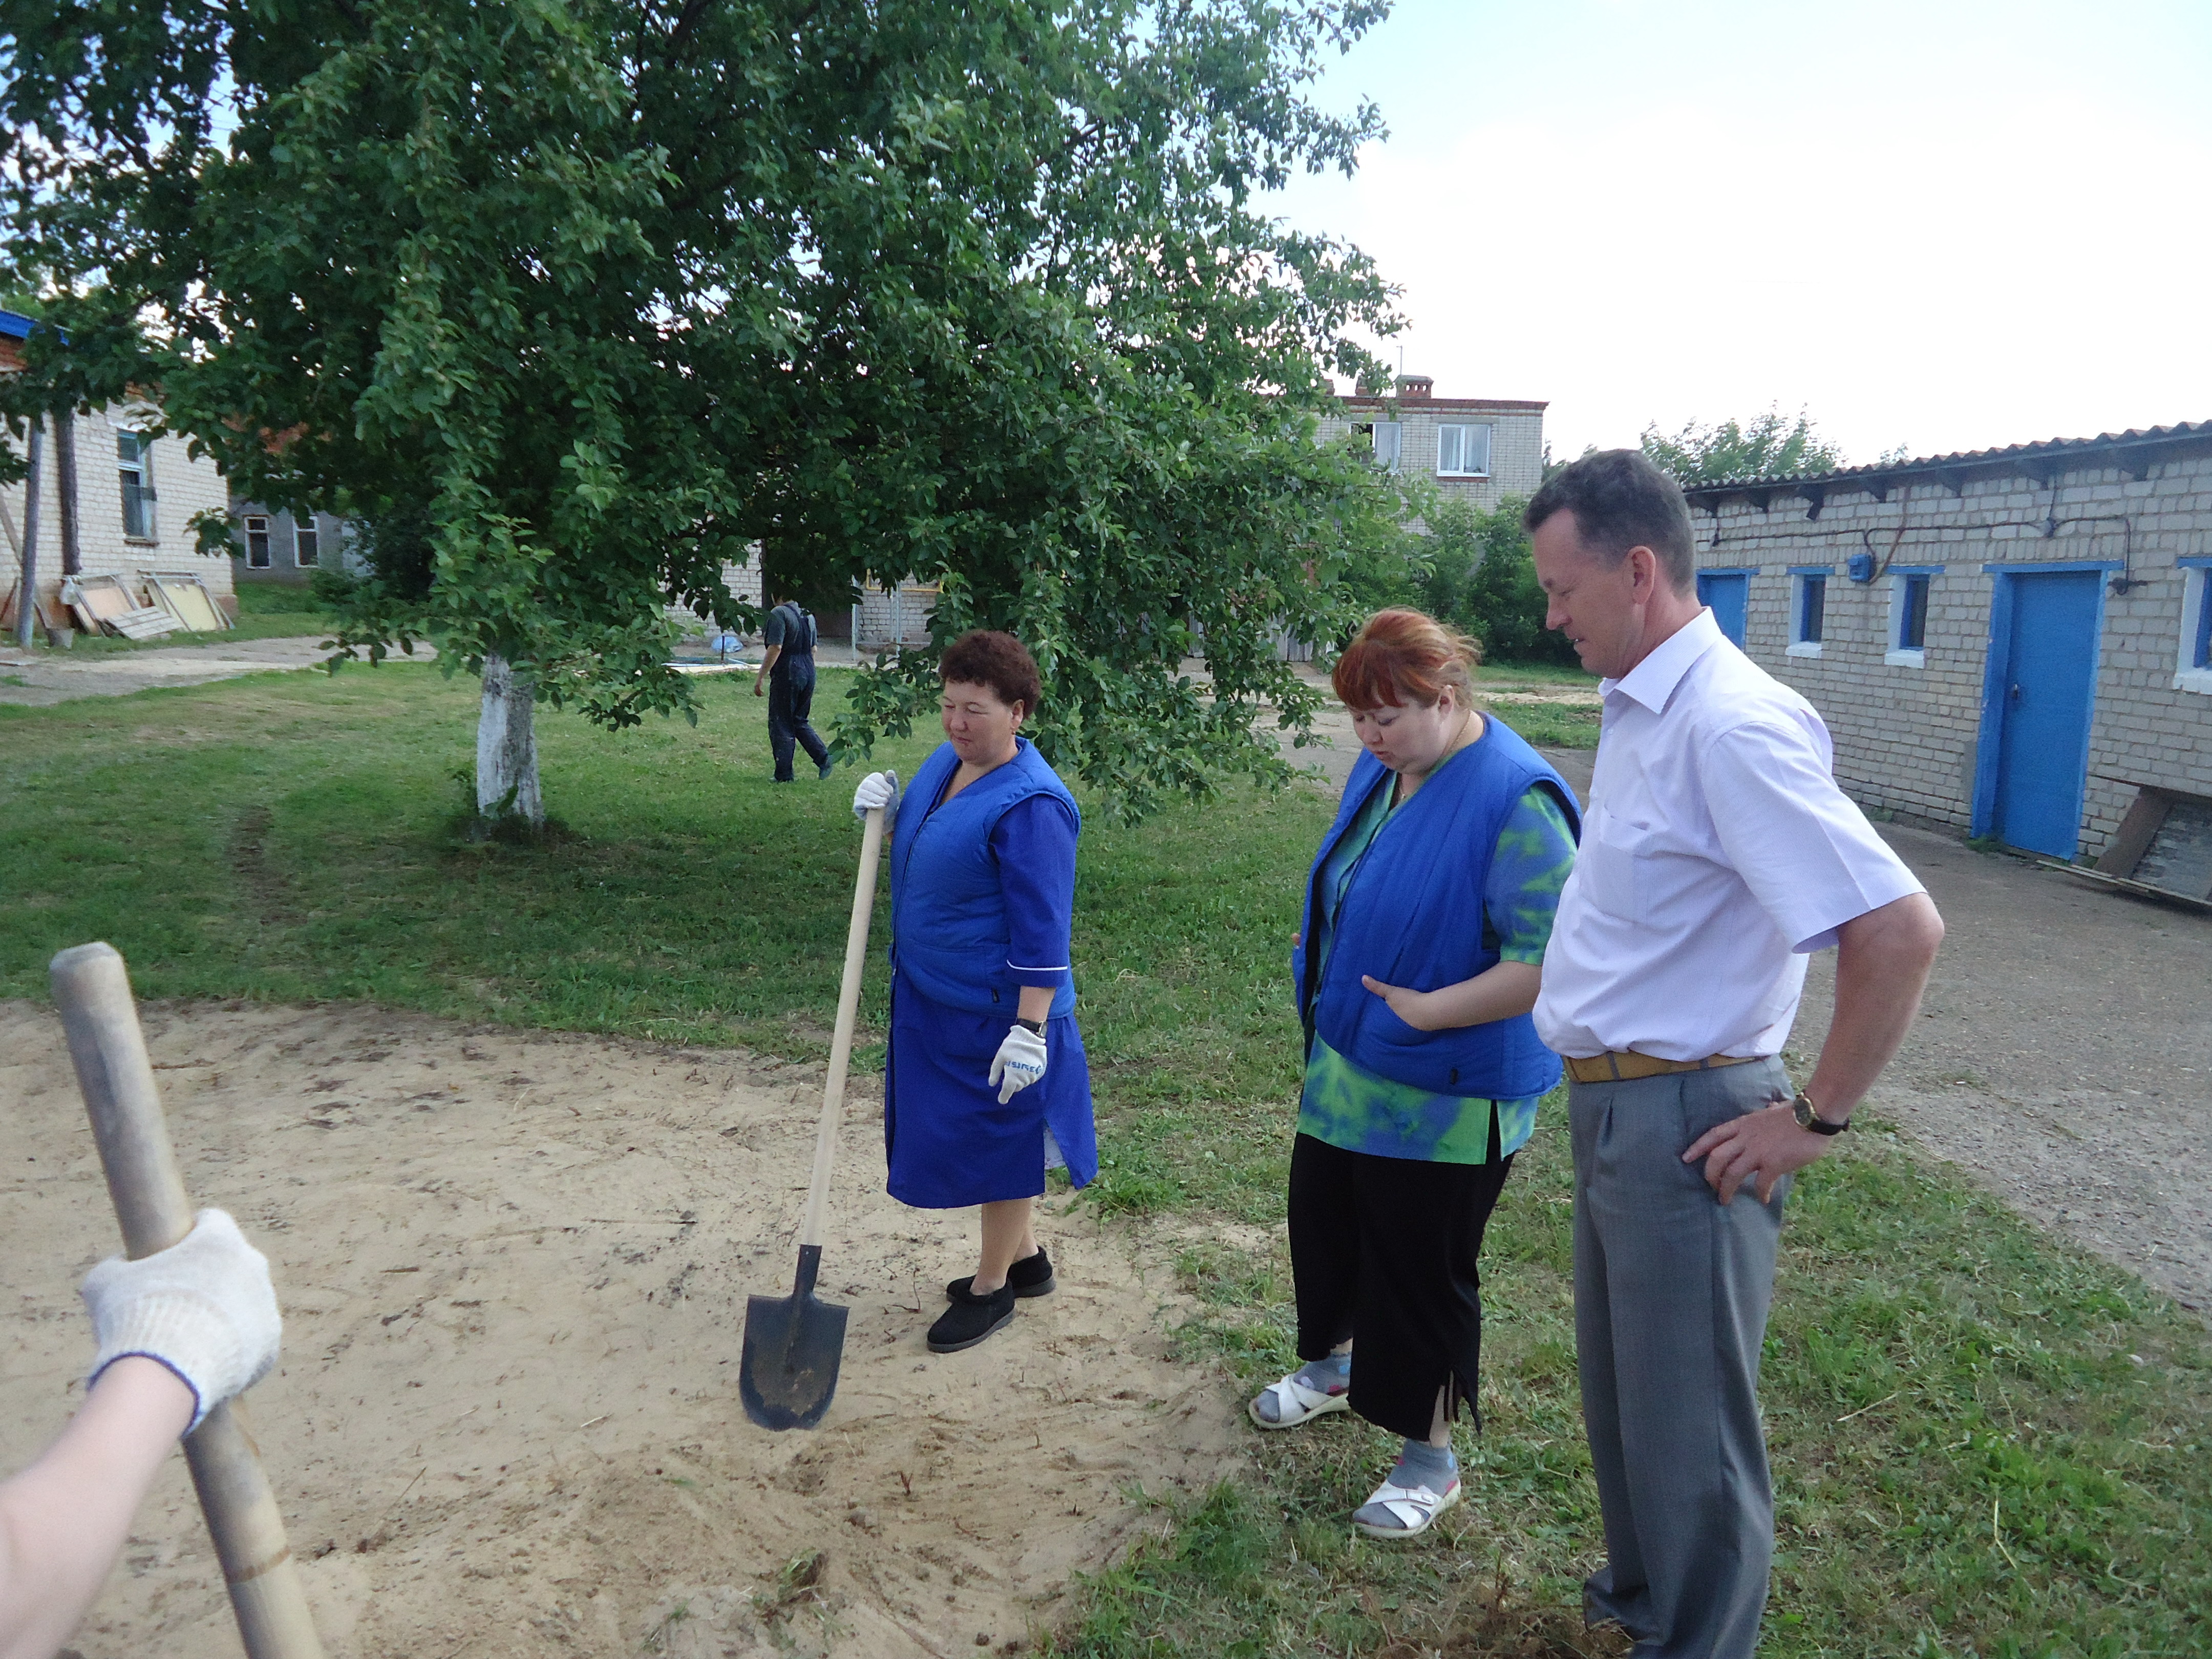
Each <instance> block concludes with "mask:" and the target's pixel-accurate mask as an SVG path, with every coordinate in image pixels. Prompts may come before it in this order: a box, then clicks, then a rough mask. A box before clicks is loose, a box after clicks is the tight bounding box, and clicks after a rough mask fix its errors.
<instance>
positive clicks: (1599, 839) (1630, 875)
mask: <svg viewBox="0 0 2212 1659" xmlns="http://www.w3.org/2000/svg"><path fill="white" fill-rule="evenodd" d="M1656 839H1657V832H1656V830H1652V829H1645V828H1644V827H1643V826H1642V825H1640V824H1635V823H1629V822H1628V821H1627V820H1626V819H1625V818H1616V817H1613V816H1611V815H1610V814H1606V815H1603V816H1601V817H1598V818H1596V819H1595V820H1594V821H1593V822H1592V823H1591V824H1590V831H1589V834H1588V835H1587V836H1583V844H1582V847H1581V848H1580V850H1578V851H1577V853H1576V854H1575V875H1576V877H1577V879H1579V880H1580V881H1581V882H1582V883H1583V886H1584V888H1585V890H1587V891H1588V892H1589V901H1590V902H1591V903H1592V904H1594V905H1595V906H1596V907H1597V908H1599V909H1601V910H1602V911H1604V912H1605V913H1606V914H1607V915H1611V916H1619V917H1620V918H1621V919H1622V920H1623V921H1644V920H1645V919H1646V916H1645V912H1646V911H1647V910H1648V909H1649V908H1650V906H1649V905H1648V903H1647V902H1645V900H1646V896H1647V895H1646V892H1645V889H1646V888H1648V886H1649V884H1650V872H1649V871H1648V870H1639V869H1638V864H1639V863H1640V862H1641V861H1642V860H1643V859H1644V856H1645V855H1646V854H1648V853H1649V852H1650V849H1651V846H1652V843H1653V842H1655V841H1656Z"/></svg>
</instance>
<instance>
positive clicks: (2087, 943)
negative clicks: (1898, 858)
mask: <svg viewBox="0 0 2212 1659" xmlns="http://www.w3.org/2000/svg"><path fill="white" fill-rule="evenodd" d="M1883 833H1884V834H1885V835H1886V836H1887V837H1888V838H1889V841H1890V842H1891V844H1892V845H1893V846H1894V847H1895V848H1897V850H1898V851H1899V853H1900V854H1903V855H1904V858H1905V862H1906V863H1908V864H1910V865H1911V866H1912V868H1913V871H1914V872H1915V873H1916V874H1917V875H1918V876H1919V878H1920V879H1921V880H1922V881H1923V882H1924V883H1926V884H1927V887H1928V890H1929V894H1930V895H1931V896H1933V897H1934V898H1935V900H1936V905H1937V906H1938V908H1941V909H1942V912H1943V917H1944V921H1945V922H1946V924H1947V925H1948V930H1949V931H1948V937H1947V938H1946V939H1945V940H1944V945H1943V954H1942V957H1940V958H1938V960H1937V962H1936V973H1935V977H1934V978H1933V979H1932V980H1931V981H1930V982H1929V988H1928V997H1927V1000H1926V1001H1925V1003H1924V1004H1923V1013H1922V1018H1921V1020H1920V1022H1919V1029H1918V1030H1917V1032H1916V1033H1915V1034H1914V1036H1912V1038H1911V1040H1910V1041H1908V1042H1906V1044H1905V1048H1904V1049H1903V1050H1902V1051H1901V1052H1900V1053H1899V1055H1898V1057H1897V1060H1896V1061H1895V1062H1894V1063H1893V1065H1892V1066H1890V1068H1889V1070H1888V1071H1887V1073H1885V1074H1884V1075H1883V1078H1882V1080H1881V1083H1880V1084H1878V1085H1876V1087H1875V1092H1874V1094H1873V1096H1872V1097H1870V1102H1869V1103H1870V1104H1871V1105H1872V1107H1873V1108H1874V1109H1875V1110H1876V1111H1878V1112H1879V1113H1880V1114H1881V1115H1883V1116H1884V1117H1887V1118H1888V1119H1890V1120H1891V1121H1893V1122H1896V1123H1899V1124H1900V1125H1902V1126H1903V1127H1904V1128H1905V1132H1906V1133H1907V1134H1909V1135H1910V1136H1911V1138H1912V1139H1914V1140H1916V1141H1917V1142H1919V1143H1920V1144H1921V1145H1922V1146H1924V1147H1926V1148H1927V1149H1928V1150H1929V1151H1930V1152H1934V1153H1936V1155H1937V1156H1938V1157H1941V1158H1947V1159H1948V1160H1950V1161H1951V1162H1953V1163H1954V1164H1958V1165H1959V1166H1960V1169H1962V1170H1965V1171H1966V1174H1967V1175H1968V1176H1970V1177H1971V1178H1972V1179H1973V1180H1974V1181H1976V1182H1980V1183H1981V1184H1982V1185H1983V1186H1984V1187H1986V1188H1989V1189H1990V1190H1991V1191H1993V1192H1995V1193H1996V1194H1997V1195H1998V1196H2000V1197H2001V1198H2002V1199H2004V1200H2006V1201H2007V1202H2008V1203H2009V1204H2011V1205H2012V1206H2013V1207H2014V1208H2015V1209H2016V1210H2018V1211H2019V1212H2021V1214H2023V1215H2025V1216H2027V1218H2029V1219H2030V1220H2032V1221H2034V1222H2036V1223H2037V1224H2038V1225H2042V1226H2045V1227H2049V1228H2051V1229H2053V1230H2054V1231H2057V1232H2060V1233H2063V1234H2065V1235H2067V1236H2068V1237H2071V1238H2073V1239H2075V1241H2076V1242H2078V1243H2082V1244H2085V1245H2087V1246H2088V1247H2089V1248H2090V1249H2093V1250H2095V1251H2097V1252H2099V1253H2100V1255H2106V1256H2109V1257H2110V1258H2111V1259H2112V1260H2113V1261H2117V1262H2118V1263H2119V1264H2120V1265H2121V1266H2122V1267H2126V1268H2127V1269H2128V1270H2129V1271H2130V1272H2131V1273H2140V1274H2142V1277H2143V1278H2145V1279H2148V1280H2149V1281H2150V1282H2151V1283H2152V1284H2153V1285H2157V1286H2158V1287H2159V1288H2160V1289H2161V1290H2163V1291H2166V1292H2167V1293H2169V1294H2170V1295H2172V1297H2175V1298H2176V1299H2177V1300H2178V1301H2179V1302H2180V1303H2181V1304H2183V1305H2184V1306H2185V1307H2188V1308H2191V1309H2193V1310H2197V1312H2199V1313H2203V1312H2205V1311H2206V1310H2212V1194H2208V1192H2207V1183H2206V1174H2205V1152H2204V1136H2205V1130H2206V1126H2207V1123H2208V1121H2212V1018H2208V1017H2207V1002H2208V999H2212V916H2207V915H2203V914H2201V913H2197V912H2194V911H2189V910H2185V909H2182V908H2180V907H2179V906H2170V905H2165V904H2160V903H2158V902H2155V901H2153V900H2148V899H2139V898H2135V897H2131V896H2128V895H2125V894H2121V893H2115V892H2112V890H2109V889H2106V888H2102V887H2096V886H2093V885H2091V884H2089V883H2087V882H2084V881H2079V880H2076V879H2075V878H2071V877H2069V876H2066V875H2063V874H2060V873H2058V872H2055V871H2050V870H2043V869H2039V868H2037V867H2036V866H2033V865H2030V864H2027V863H2026V862H2024V861H2023V860H2018V859H2013V858H2008V857H2004V856H2002V855H1998V854H1986V853H1977V852H1974V851H1972V849H1971V848H1966V847H1964V846H1961V845H1960V843H1959V842H1955V841H1952V840H1949V839H1948V838H1947V837H1944V836H1936V835H1930V834H1928V833H1927V832H1925V831H1923V830H1917V829H1899V828H1895V827H1888V826H1886V827H1885V828H1884V830H1883ZM1834 963H1835V958H1834V956H1833V955H1832V954H1829V955H1824V956H1820V957H1814V959H1813V971H1812V974H1811V975H1810V976H1809V978H1808V983H1807V987H1806V995H1805V1006H1804V1012H1802V1013H1801V1014H1800V1015H1799V1016H1798V1019H1797V1028H1796V1030H1795V1031H1794V1032H1792V1033H1791V1035H1790V1048H1792V1049H1793V1050H1795V1051H1796V1052H1798V1053H1801V1054H1814V1053H1815V1052H1816V1051H1817V1050H1818V1048H1819V1047H1820V1041H1821V1039H1822V1038H1823V1037H1824V1036H1826V1031H1827V1016H1828V1010H1829V1007H1830V1006H1831V1000H1832V998H1833V996H1834V988H1833V987H1834V977H1833V969H1834Z"/></svg>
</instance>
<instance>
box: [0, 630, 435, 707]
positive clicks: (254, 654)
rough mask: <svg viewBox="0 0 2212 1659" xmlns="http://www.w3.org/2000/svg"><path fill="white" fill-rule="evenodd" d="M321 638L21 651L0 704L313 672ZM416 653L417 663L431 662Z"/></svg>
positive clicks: (2, 656) (5, 666)
mask: <svg viewBox="0 0 2212 1659" xmlns="http://www.w3.org/2000/svg"><path fill="white" fill-rule="evenodd" d="M323 637H324V636H322V635H307V636H305V637H301V638H287V639H273V640H223V641H219V642H217V643H216V644H212V645H167V646H152V647H148V648H147V649H145V650H143V651H116V652H94V651H88V652H86V653H83V654H82V656H80V655H78V654H77V653H76V652H73V651H68V652H64V651H39V652H32V653H24V652H22V651H20V650H17V649H15V648H14V647H13V646H12V645H11V646H10V647H9V648H7V649H5V650H0V703H9V702H12V703H23V704H28V705H32V706H34V707H39V708H45V707H47V706H49V705H51V704H53V703H58V702H72V701H74V700H75V699H76V698H78V697H121V696H129V695H130V694H131V692H133V691H143V690H148V689H149V687H152V686H156V685H204V684H207V683H208V682H209V681H210V680H232V679H236V678H238V677H239V676H240V675H241V674H266V673H269V672H271V671H281V670H287V669H298V668H314V667H319V665H322V664H323V663H325V662H326V661H328V660H329V659H330V654H331V653H329V652H328V651H326V650H325V649H324V648H323V645H322V641H323ZM435 654H436V653H435V652H432V651H431V650H430V648H429V647H427V646H421V645H418V646H416V647H415V659H416V660H418V661H420V660H422V659H426V658H428V657H431V656H435Z"/></svg>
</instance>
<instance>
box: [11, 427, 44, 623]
mask: <svg viewBox="0 0 2212 1659" xmlns="http://www.w3.org/2000/svg"><path fill="white" fill-rule="evenodd" d="M45 438H46V426H45V424H44V417H43V416H35V415H34V416H32V417H31V443H30V452H31V453H30V469H31V470H30V471H29V472H28V473H27V475H26V476H25V477H24V479H23V574H22V576H21V580H20V582H19V585H18V586H17V587H16V589H15V643H16V645H17V646H18V647H21V649H23V650H26V651H27V650H29V649H30V648H31V627H32V623H33V620H34V619H35V618H36V617H37V616H38V614H39V451H40V447H41V445H42V444H43V442H44V441H45Z"/></svg>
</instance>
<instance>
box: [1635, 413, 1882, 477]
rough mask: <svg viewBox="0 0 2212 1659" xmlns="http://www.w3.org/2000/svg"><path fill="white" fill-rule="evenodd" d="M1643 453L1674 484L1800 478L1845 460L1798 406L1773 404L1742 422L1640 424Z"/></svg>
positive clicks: (1832, 467) (1836, 465)
mask: <svg viewBox="0 0 2212 1659" xmlns="http://www.w3.org/2000/svg"><path fill="white" fill-rule="evenodd" d="M1644 453H1645V454H1646V455H1648V456H1650V458H1651V460H1652V463H1653V464H1654V465H1656V466H1658V467H1660V468H1662V470H1663V471H1668V472H1671V473H1673V474H1674V479H1675V481H1676V482H1677V483H1685V484H1689V483H1716V482H1717V481H1719V480H1721V479H1724V478H1789V477H1803V476H1804V475H1806V474H1808V473H1817V472H1833V471H1835V470H1836V469H1837V468H1838V467H1840V466H1844V465H1848V464H1849V463H1847V462H1846V461H1845V460H1844V452H1843V451H1842V450H1841V449H1839V448H1838V447H1836V446H1835V445H1834V444H1832V443H1830V442H1829V441H1827V440H1826V438H1823V437H1821V436H1820V434H1819V432H1818V431H1816V430H1815V429H1814V425H1813V421H1812V418H1811V416H1808V415H1807V414H1806V413H1805V411H1804V410H1798V411H1797V413H1796V416H1788V415H1784V413H1783V412H1782V410H1780V408H1779V407H1777V408H1773V409H1770V410H1767V411H1766V412H1765V414H1764V415H1759V416H1753V418H1752V420H1751V421H1750V422H1738V421H1722V422H1717V424H1715V425H1712V426H1700V425H1699V424H1698V423H1697V422H1695V421H1692V422H1690V424H1689V425H1687V426H1686V427H1684V428H1682V429H1681V430H1680V432H1676V433H1673V434H1668V433H1662V432H1661V431H1660V430H1659V428H1658V425H1657V423H1656V422H1654V423H1653V424H1652V425H1650V426H1647V427H1645V428H1644Z"/></svg>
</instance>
